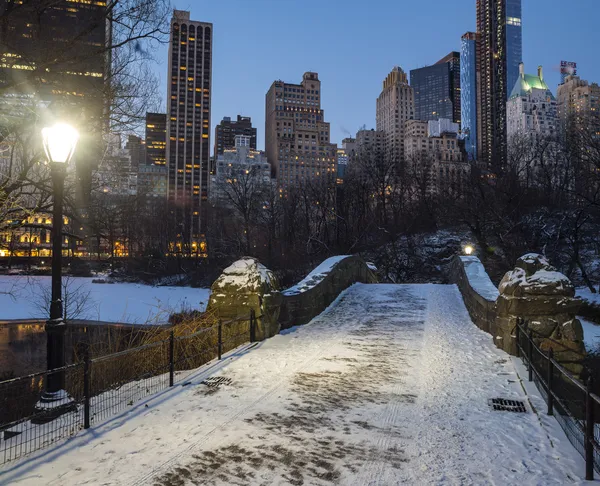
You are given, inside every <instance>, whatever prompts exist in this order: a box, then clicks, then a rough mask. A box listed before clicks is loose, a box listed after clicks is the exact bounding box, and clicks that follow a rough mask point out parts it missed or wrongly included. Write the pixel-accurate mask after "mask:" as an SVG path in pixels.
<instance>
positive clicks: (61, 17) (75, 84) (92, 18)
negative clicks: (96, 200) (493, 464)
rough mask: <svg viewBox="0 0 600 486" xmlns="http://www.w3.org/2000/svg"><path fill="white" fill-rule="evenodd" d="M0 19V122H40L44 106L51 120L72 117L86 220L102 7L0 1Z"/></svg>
mask: <svg viewBox="0 0 600 486" xmlns="http://www.w3.org/2000/svg"><path fill="white" fill-rule="evenodd" d="M0 12H2V14H1V15H2V22H0V90H1V92H2V96H1V97H0V113H2V117H1V120H0V123H2V124H5V123H8V124H9V125H10V124H11V122H12V121H16V122H17V123H19V126H22V125H23V120H24V119H28V118H29V119H31V118H35V117H39V116H40V115H45V113H44V111H45V110H44V108H45V107H49V108H50V110H51V111H52V115H53V117H54V116H57V117H60V118H61V119H69V118H75V120H74V121H72V123H76V124H77V128H78V130H79V132H80V136H81V141H80V143H79V145H78V147H77V151H76V153H75V155H74V158H73V161H74V164H75V167H76V171H77V186H76V188H77V189H76V206H77V209H78V210H79V212H80V216H83V217H84V218H85V212H86V208H87V206H88V204H89V200H90V194H91V190H92V170H93V169H95V168H97V162H98V160H99V159H100V158H101V156H102V150H103V148H102V133H103V131H104V132H106V131H107V130H106V129H107V120H106V117H104V116H103V113H104V111H103V110H104V107H105V99H106V98H105V96H104V94H105V89H104V85H105V80H106V79H107V75H108V74H109V73H108V69H109V66H110V57H109V55H108V54H107V51H106V49H105V46H106V45H107V42H108V41H109V39H110V36H109V35H108V33H109V32H110V24H109V21H108V20H107V17H108V15H107V12H106V2H105V1H93V2H92V1H89V2H88V1H83V0H79V1H71V0H56V1H51V2H49V1H40V0H31V1H18V2H12V1H10V2H9V1H2V2H0ZM32 115H33V116H32ZM53 121H54V120H53V119H51V122H53ZM44 123H46V122H44ZM28 125H29V126H31V127H33V125H34V124H33V122H32V123H28ZM4 137H5V135H4V136H3V138H4Z"/></svg>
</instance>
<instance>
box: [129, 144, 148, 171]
mask: <svg viewBox="0 0 600 486" xmlns="http://www.w3.org/2000/svg"><path fill="white" fill-rule="evenodd" d="M125 150H127V153H128V154H129V159H130V163H129V165H130V167H131V169H132V170H133V171H136V172H137V170H138V167H140V166H142V165H145V164H146V142H144V140H142V139H141V138H140V137H138V136H137V135H129V136H128V137H127V143H126V144H125Z"/></svg>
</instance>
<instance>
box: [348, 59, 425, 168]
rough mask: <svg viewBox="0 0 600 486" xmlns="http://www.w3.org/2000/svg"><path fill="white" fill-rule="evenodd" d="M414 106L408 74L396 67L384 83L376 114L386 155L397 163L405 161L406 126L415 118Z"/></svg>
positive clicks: (377, 125)
mask: <svg viewBox="0 0 600 486" xmlns="http://www.w3.org/2000/svg"><path fill="white" fill-rule="evenodd" d="M414 106H415V104H414V98H413V89H412V88H411V87H410V86H409V84H408V78H407V77H406V73H405V72H404V71H403V70H402V69H401V68H400V67H398V66H396V67H394V69H392V71H391V72H390V73H389V74H388V75H387V77H386V78H385V80H384V81H383V90H382V91H381V94H380V95H379V97H378V98H377V113H376V117H377V118H376V127H377V131H378V132H383V133H384V137H383V138H384V141H383V145H384V146H383V150H384V153H385V155H386V157H391V158H392V159H393V160H395V161H396V162H400V161H402V160H403V159H404V125H405V123H406V121H407V120H412V119H413V118H414ZM357 139H358V135H357Z"/></svg>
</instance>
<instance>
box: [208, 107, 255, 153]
mask: <svg viewBox="0 0 600 486" xmlns="http://www.w3.org/2000/svg"><path fill="white" fill-rule="evenodd" d="M237 135H244V136H245V137H250V148H251V149H253V150H256V128H255V127H253V126H252V119H251V118H250V117H249V116H240V115H238V116H237V121H231V118H230V117H228V116H225V117H223V119H222V120H221V123H219V124H218V125H217V126H216V127H215V151H214V156H215V159H216V158H217V156H218V155H222V154H223V152H224V151H225V150H226V149H230V148H234V147H235V137H236V136H237Z"/></svg>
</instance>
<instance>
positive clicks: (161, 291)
mask: <svg viewBox="0 0 600 486" xmlns="http://www.w3.org/2000/svg"><path fill="white" fill-rule="evenodd" d="M92 280H93V278H84V277H77V278H71V279H70V283H69V284H68V288H69V289H73V291H75V289H78V288H80V293H82V295H85V294H87V292H89V298H88V301H87V303H86V306H85V307H86V308H85V309H84V311H83V313H82V314H81V315H78V316H73V318H77V319H91V320H99V321H105V322H127V323H135V324H145V323H148V324H155V323H156V324H158V323H164V322H167V320H168V318H169V315H170V314H171V313H173V312H179V311H181V310H183V309H198V310H201V311H203V310H205V308H206V304H207V302H208V298H209V295H210V289H197V288H191V287H152V286H149V285H141V284H133V283H115V284H94V283H92ZM50 282H51V279H50V277H45V276H43V277H39V276H38V277H31V276H5V275H4V276H0V320H4V319H31V318H42V319H45V318H46V317H47V311H46V310H45V309H44V308H41V307H45V306H46V303H45V300H44V297H43V295H44V293H46V294H49V290H48V289H49V288H50ZM63 297H64V296H63Z"/></svg>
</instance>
